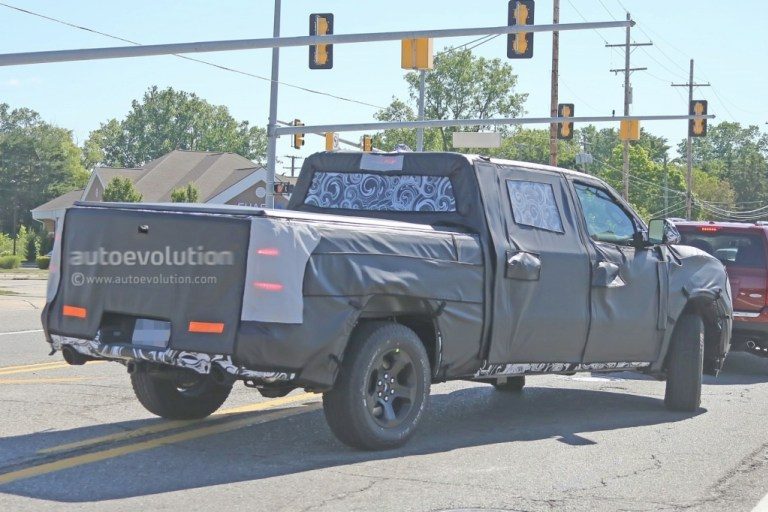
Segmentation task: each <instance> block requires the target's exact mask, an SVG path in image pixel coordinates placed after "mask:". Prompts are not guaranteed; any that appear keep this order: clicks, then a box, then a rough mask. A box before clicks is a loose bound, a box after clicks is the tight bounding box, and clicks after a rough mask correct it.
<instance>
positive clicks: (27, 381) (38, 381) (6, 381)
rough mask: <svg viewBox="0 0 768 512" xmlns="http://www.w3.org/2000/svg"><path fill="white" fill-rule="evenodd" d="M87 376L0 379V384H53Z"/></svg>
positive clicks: (82, 378) (83, 378)
mask: <svg viewBox="0 0 768 512" xmlns="http://www.w3.org/2000/svg"><path fill="white" fill-rule="evenodd" d="M86 379H87V377H63V378H59V379H57V378H50V379H0V384H53V383H61V382H75V381H81V380H86Z"/></svg>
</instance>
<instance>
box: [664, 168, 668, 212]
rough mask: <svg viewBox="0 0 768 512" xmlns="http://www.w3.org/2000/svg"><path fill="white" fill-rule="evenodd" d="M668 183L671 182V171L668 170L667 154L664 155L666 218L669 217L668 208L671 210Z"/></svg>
mask: <svg viewBox="0 0 768 512" xmlns="http://www.w3.org/2000/svg"><path fill="white" fill-rule="evenodd" d="M668 181H669V171H668V170H667V154H666V153H664V216H665V217H666V216H667V215H669V212H668V211H667V208H669V194H668V193H667V192H668V188H667V187H668V185H667V183H668Z"/></svg>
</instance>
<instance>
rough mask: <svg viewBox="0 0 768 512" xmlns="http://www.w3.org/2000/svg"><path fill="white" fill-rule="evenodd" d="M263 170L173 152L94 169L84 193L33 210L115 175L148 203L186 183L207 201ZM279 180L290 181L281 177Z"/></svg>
mask: <svg viewBox="0 0 768 512" xmlns="http://www.w3.org/2000/svg"><path fill="white" fill-rule="evenodd" d="M261 169H263V168H262V167H255V166H254V165H253V162H252V161H251V160H249V159H247V158H245V157H242V156H240V155H237V154H235V153H212V152H207V151H183V150H175V151H171V152H170V153H168V154H166V155H163V156H161V157H159V158H156V159H154V160H152V161H151V162H148V163H147V164H145V165H144V166H143V167H138V168H117V167H96V168H95V169H94V170H93V177H92V179H91V181H90V182H89V185H88V186H87V187H86V190H85V191H83V190H80V191H74V192H69V193H67V194H64V195H63V196H60V197H57V198H55V199H53V200H51V201H49V202H47V203H45V204H43V205H40V206H38V207H37V208H35V209H34V210H33V211H35V212H43V211H52V210H59V209H63V208H67V207H69V206H72V205H73V203H74V202H75V201H79V200H81V199H82V198H84V197H87V196H88V191H89V190H90V187H91V186H92V184H93V182H94V181H95V179H96V178H98V179H99V181H100V182H101V183H102V184H103V185H104V186H105V187H106V186H107V185H108V184H109V182H110V181H111V180H112V179H113V178H115V177H118V176H121V177H124V178H128V179H130V180H131V181H132V182H133V184H134V187H135V188H136V190H137V191H138V192H139V193H140V194H141V195H142V201H143V202H147V203H158V202H168V201H170V200H171V192H173V190H174V189H176V188H179V187H185V186H186V185H187V184H188V183H194V184H195V185H196V186H197V188H198V190H199V191H200V201H201V202H207V201H209V200H210V199H212V198H214V197H216V196H218V195H219V194H221V193H223V192H225V191H226V190H228V189H230V188H232V187H233V186H235V185H236V184H237V183H239V182H241V181H242V180H244V179H245V178H247V177H248V176H250V175H252V174H253V173H254V172H257V171H259V170H261ZM276 179H277V180H278V181H290V178H285V177H282V176H280V175H277V176H276Z"/></svg>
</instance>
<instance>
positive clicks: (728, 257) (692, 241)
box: [681, 232, 766, 268]
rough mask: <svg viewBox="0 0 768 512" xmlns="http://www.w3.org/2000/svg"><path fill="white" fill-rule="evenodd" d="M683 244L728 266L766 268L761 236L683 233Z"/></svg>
mask: <svg viewBox="0 0 768 512" xmlns="http://www.w3.org/2000/svg"><path fill="white" fill-rule="evenodd" d="M681 236H682V242H681V243H682V244H684V245H690V246H693V247H696V248H697V249H701V250H702V251H704V252H707V253H709V254H711V255H712V256H714V257H715V258H717V259H719V260H720V261H722V262H723V263H724V264H725V265H726V266H733V267H749V268H765V266H766V262H765V248H764V246H763V237H762V236H760V235H752V234H746V233H744V234H741V233H689V232H682V233H681Z"/></svg>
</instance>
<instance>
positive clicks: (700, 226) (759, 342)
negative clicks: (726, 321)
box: [675, 221, 768, 357]
mask: <svg viewBox="0 0 768 512" xmlns="http://www.w3.org/2000/svg"><path fill="white" fill-rule="evenodd" d="M675 227H677V229H678V230H679V231H680V235H681V236H682V240H681V242H680V243H681V244H684V245H690V246H693V247H696V248H698V249H701V250H703V251H705V252H708V253H709V254H711V255H712V256H714V257H716V258H717V259H719V260H720V261H722V262H723V265H725V268H726V270H727V272H728V278H729V279H730V281H731V297H732V298H733V320H734V321H733V338H732V342H731V350H746V351H747V352H751V353H753V354H757V355H761V356H764V357H768V263H766V262H768V222H757V223H755V224H746V223H742V222H713V221H709V222H687V221H675Z"/></svg>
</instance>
